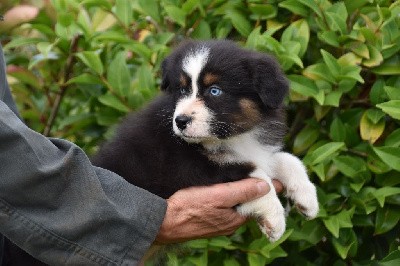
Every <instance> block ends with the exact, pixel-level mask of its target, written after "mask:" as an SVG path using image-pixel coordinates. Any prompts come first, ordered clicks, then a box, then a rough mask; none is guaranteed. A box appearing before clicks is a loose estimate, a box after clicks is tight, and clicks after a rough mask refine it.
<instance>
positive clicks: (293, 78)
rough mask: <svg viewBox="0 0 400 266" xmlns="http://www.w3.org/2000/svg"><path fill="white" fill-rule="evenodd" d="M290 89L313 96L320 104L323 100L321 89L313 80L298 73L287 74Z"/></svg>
mask: <svg viewBox="0 0 400 266" xmlns="http://www.w3.org/2000/svg"><path fill="white" fill-rule="evenodd" d="M288 78H289V80H290V89H292V90H293V91H295V92H297V93H299V94H301V95H304V96H308V97H313V98H314V99H315V100H317V102H318V103H319V104H320V105H322V104H323V101H324V98H325V96H324V94H323V91H321V90H319V89H318V87H317V85H316V84H315V83H314V81H312V80H310V79H308V78H306V77H303V76H299V75H289V76H288Z"/></svg>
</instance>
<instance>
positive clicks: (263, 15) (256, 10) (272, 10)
mask: <svg viewBox="0 0 400 266" xmlns="http://www.w3.org/2000/svg"><path fill="white" fill-rule="evenodd" d="M249 10H250V11H251V13H252V18H253V17H254V19H256V20H257V19H263V20H265V19H271V18H274V17H275V16H276V13H277V10H276V7H275V6H273V5H271V4H254V3H250V4H249Z"/></svg>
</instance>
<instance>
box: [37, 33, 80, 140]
mask: <svg viewBox="0 0 400 266" xmlns="http://www.w3.org/2000/svg"><path fill="white" fill-rule="evenodd" d="M80 37H81V36H80V35H76V36H74V38H73V39H72V41H71V47H70V50H69V55H68V58H67V63H66V65H65V69H64V80H63V83H62V84H61V85H60V90H59V91H58V93H57V95H56V98H55V100H54V104H53V107H52V109H51V113H50V117H49V119H48V120H47V123H46V127H45V128H44V130H43V135H45V136H46V137H48V136H49V135H50V131H51V128H52V126H53V124H54V121H55V118H56V116H57V114H58V110H59V108H60V104H61V101H62V99H63V97H64V94H65V91H66V90H67V88H68V85H66V83H67V81H68V80H69V79H70V78H71V74H72V67H73V66H74V63H75V56H74V54H75V52H76V51H77V49H78V41H79V38H80Z"/></svg>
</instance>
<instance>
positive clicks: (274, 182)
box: [272, 179, 283, 193]
mask: <svg viewBox="0 0 400 266" xmlns="http://www.w3.org/2000/svg"><path fill="white" fill-rule="evenodd" d="M272 185H274V188H275V191H276V193H281V192H282V191H283V185H282V183H281V182H280V181H278V180H275V179H273V180H272Z"/></svg>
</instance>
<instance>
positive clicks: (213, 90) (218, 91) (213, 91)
mask: <svg viewBox="0 0 400 266" xmlns="http://www.w3.org/2000/svg"><path fill="white" fill-rule="evenodd" d="M210 94H211V95H212V96H220V95H221V94H222V90H221V89H220V88H218V87H216V86H212V87H211V88H210Z"/></svg>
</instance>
